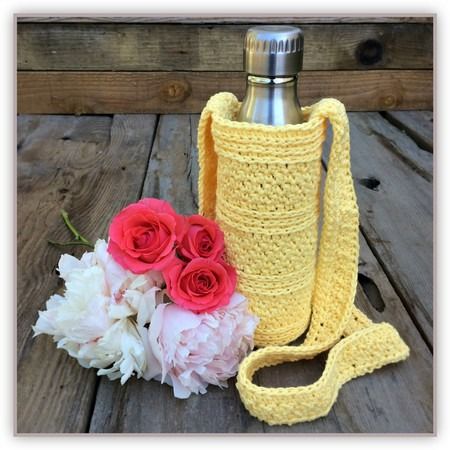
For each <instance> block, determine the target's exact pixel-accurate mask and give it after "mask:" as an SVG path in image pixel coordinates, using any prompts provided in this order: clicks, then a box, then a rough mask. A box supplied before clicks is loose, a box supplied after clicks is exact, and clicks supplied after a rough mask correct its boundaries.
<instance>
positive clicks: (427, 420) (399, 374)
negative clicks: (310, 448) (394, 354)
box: [259, 234, 433, 433]
mask: <svg viewBox="0 0 450 450" xmlns="http://www.w3.org/2000/svg"><path fill="white" fill-rule="evenodd" d="M359 273H361V274H363V275H364V276H366V277H367V278H368V279H369V280H371V282H372V283H373V284H374V285H375V286H376V289H377V290H378V291H379V294H380V297H381V301H382V302H383V304H384V305H385V306H384V309H383V311H377V309H375V307H374V306H373V304H372V302H373V299H369V298H368V297H367V295H366V294H365V292H364V290H363V288H362V287H361V285H359V286H358V290H357V294H356V300H355V303H356V305H357V306H358V307H359V308H360V309H361V310H362V311H363V312H365V313H366V314H367V315H368V317H369V318H371V319H372V320H374V321H375V322H388V323H390V324H392V325H393V326H394V327H395V328H396V329H397V330H398V332H399V333H400V335H401V336H402V337H403V339H404V340H405V341H406V342H407V344H408V345H409V346H410V349H411V354H410V357H409V358H408V359H407V360H406V361H403V362H401V363H398V364H392V365H388V366H385V367H383V368H381V369H378V370H376V371H374V372H373V373H372V374H370V375H365V376H363V377H359V378H356V379H354V380H351V381H349V382H348V383H346V384H345V385H344V386H343V387H342V388H341V390H340V391H339V395H338V398H337V401H336V403H335V404H334V405H333V408H332V410H331V411H330V413H329V414H328V416H326V417H323V418H320V419H318V420H315V421H313V422H305V423H299V424H295V425H293V426H275V427H273V426H272V427H271V426H269V425H267V424H264V430H265V432H275V433H311V432H319V433H432V432H433V358H432V355H431V353H430V351H429V349H428V348H427V345H426V344H425V342H424V341H423V339H422V337H421V336H420V334H419V332H418V331H417V329H416V328H415V326H414V324H413V322H412V320H411V318H410V317H409V316H408V313H407V311H406V310H405V308H404V306H403V305H402V302H401V300H400V299H399V297H398V296H397V294H396V293H395V291H394V289H393V287H392V286H391V284H390V282H389V280H388V279H387V277H386V275H385V273H384V272H383V270H382V268H381V266H380V265H379V263H378V261H377V259H376V258H375V256H374V255H373V253H372V251H371V250H370V248H369V246H368V245H367V242H366V240H365V238H364V237H363V236H362V235H361V234H360V261H359ZM325 359H326V355H321V356H320V357H318V358H315V359H313V360H309V361H300V362H297V363H289V364H283V365H281V366H274V367H271V368H266V369H263V370H261V371H260V372H259V379H260V382H261V384H263V385H264V386H296V385H302V384H307V383H311V382H314V381H315V380H316V379H318V378H319V376H320V374H321V371H322V370H323V367H324V364H325Z"/></svg>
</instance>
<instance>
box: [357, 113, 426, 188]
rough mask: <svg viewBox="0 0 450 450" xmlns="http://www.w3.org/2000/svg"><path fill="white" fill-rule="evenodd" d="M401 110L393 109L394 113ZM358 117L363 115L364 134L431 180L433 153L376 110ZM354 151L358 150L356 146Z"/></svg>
mask: <svg viewBox="0 0 450 450" xmlns="http://www.w3.org/2000/svg"><path fill="white" fill-rule="evenodd" d="M402 112H403V111H395V112H394V113H395V114H397V113H402ZM405 112H406V111H405ZM408 112H409V111H408ZM386 114H387V113H386ZM360 117H363V118H364V121H365V129H364V133H365V134H368V135H369V136H371V137H372V139H375V140H376V141H377V142H378V143H379V144H381V145H383V146H384V147H385V148H386V149H388V150H390V151H391V152H392V153H395V154H396V155H397V156H398V157H399V158H400V159H402V160H403V161H404V162H405V163H406V164H408V165H409V166H410V167H411V168H412V169H413V170H414V171H415V172H417V173H418V174H420V175H421V176H422V177H423V178H425V179H426V180H427V181H432V180H433V153H430V152H429V151H427V150H424V149H423V148H421V147H419V146H418V145H417V141H416V140H414V139H413V138H412V137H411V136H410V135H409V134H407V133H402V132H401V131H400V130H399V129H398V128H397V127H396V126H394V125H393V124H391V123H389V122H388V121H387V120H386V119H385V118H383V116H382V115H381V114H379V113H377V112H368V113H365V114H364V115H363V116H360ZM418 131H419V130H418ZM420 136H423V134H420ZM356 145H358V142H356ZM355 151H358V148H356V149H355Z"/></svg>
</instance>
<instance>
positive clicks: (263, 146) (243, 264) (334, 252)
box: [198, 92, 409, 424]
mask: <svg viewBox="0 0 450 450" xmlns="http://www.w3.org/2000/svg"><path fill="white" fill-rule="evenodd" d="M239 107H240V103H239V102H238V100H237V99H236V97H235V96H234V95H233V94H231V93H226V92H223V93H219V94H216V95H214V96H213V97H211V98H210V100H209V101H208V103H207V105H206V107H205V108H204V110H203V111H202V114H201V118H200V122H199V128H198V145H199V165H200V173H199V212H200V214H202V215H204V216H206V217H209V218H212V219H215V220H216V221H217V222H218V223H219V225H220V227H221V228H222V230H223V231H224V234H225V241H226V248H227V258H228V260H229V262H230V263H231V264H233V265H234V266H235V267H236V268H237V272H238V286H237V289H238V291H240V292H242V293H243V294H244V295H245V296H246V297H247V298H248V300H249V304H250V308H251V310H252V312H253V313H255V314H256V315H257V316H258V317H259V318H260V323H259V325H258V328H257V330H256V333H255V344H256V346H258V347H264V348H261V349H259V350H257V351H255V352H253V353H251V354H250V355H249V356H248V357H247V358H246V359H245V360H244V361H243V362H242V363H241V366H240V368H239V373H238V378H237V388H238V390H239V394H240V396H241V399H242V401H243V403H244V405H245V407H246V408H247V409H248V410H249V412H250V413H251V414H252V415H254V416H255V417H257V418H259V419H260V420H264V421H266V422H267V423H269V424H293V423H297V422H301V421H307V420H313V419H315V418H318V417H321V416H324V415H326V414H327V413H328V412H329V410H330V409H331V407H332V405H333V403H334V401H335V399H336V397H337V394H338V391H339V388H340V386H341V385H342V384H344V383H345V382H346V381H348V380H350V379H351V378H354V377H356V376H360V375H363V374H365V373H369V372H371V371H373V370H374V369H376V368H379V367H381V366H383V365H385V364H388V363H392V362H396V361H400V360H402V359H405V358H406V357H407V356H408V354H409V349H408V347H407V345H406V344H405V343H404V342H403V340H402V339H401V338H400V336H399V335H398V333H397V331H396V330H395V329H394V328H393V327H392V326H391V325H389V324H387V323H381V324H374V323H373V322H371V321H370V320H369V319H368V318H367V317H366V316H365V315H364V314H363V313H362V312H361V311H359V310H358V309H357V308H356V307H355V306H354V305H353V301H354V296H355V292H356V285H357V267H358V254H359V244H358V207H357V204H356V196H355V192H354V187H353V181H352V177H351V172H350V144H349V128H348V119H347V115H346V112H345V108H344V106H343V105H342V104H341V103H340V102H339V101H337V100H334V99H324V100H321V101H320V102H318V103H316V104H315V105H313V106H311V107H306V108H303V114H304V117H305V120H306V121H305V122H304V123H302V124H298V125H284V126H268V125H263V124H250V123H245V122H237V121H235V120H234V118H235V117H236V114H237V112H238V110H239ZM327 120H329V121H330V123H331V125H332V127H333V142H332V146H331V153H330V158H329V163H328V173H327V177H326V181H325V188H324V193H323V198H322V205H321V196H320V181H321V156H322V147H323V143H324V141H325V138H326V131H327ZM321 208H322V211H323V224H322V229H321V232H320V242H319V217H320V210H321ZM306 330H308V331H307V334H306V338H305V340H304V342H303V343H302V344H301V345H300V346H288V345H285V344H288V343H289V342H291V341H293V340H294V339H296V338H297V337H299V336H300V335H302V334H303V332H304V331H306ZM330 349H331V350H330ZM326 350H330V352H329V355H328V359H327V363H326V366H325V370H324V372H323V374H322V376H321V377H320V378H319V380H317V381H316V382H315V383H313V384H312V385H309V386H301V387H289V388H266V387H261V386H257V385H256V384H254V383H253V382H252V377H253V374H254V373H255V372H256V371H257V370H258V369H260V368H262V367H265V366H271V365H275V364H280V363H283V362H287V361H298V360H300V359H310V358H312V357H314V356H315V355H317V354H319V353H321V352H324V351H326Z"/></svg>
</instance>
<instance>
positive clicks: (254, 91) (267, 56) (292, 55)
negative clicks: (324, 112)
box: [237, 25, 303, 125]
mask: <svg viewBox="0 0 450 450" xmlns="http://www.w3.org/2000/svg"><path fill="white" fill-rule="evenodd" d="M302 64H303V32H302V30H301V29H300V28H296V27H291V26H280V25H265V26H257V27H252V28H250V29H249V30H248V31H247V34H246V36H245V43H244V70H245V71H246V72H247V90H246V93H245V97H244V99H243V101H242V105H241V108H240V110H239V113H238V116H237V120H238V121H240V122H252V123H263V124H266V125H285V124H289V123H290V124H296V123H301V122H303V118H302V111H301V108H300V101H299V99H298V96H297V77H298V73H299V72H300V70H301V69H302Z"/></svg>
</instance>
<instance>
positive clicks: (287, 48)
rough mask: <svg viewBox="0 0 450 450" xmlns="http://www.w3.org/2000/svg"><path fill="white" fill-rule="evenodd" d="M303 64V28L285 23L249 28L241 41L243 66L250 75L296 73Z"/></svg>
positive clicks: (276, 75) (286, 74) (270, 75)
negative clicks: (242, 44) (242, 41)
mask: <svg viewBox="0 0 450 450" xmlns="http://www.w3.org/2000/svg"><path fill="white" fill-rule="evenodd" d="M302 65H303V32H302V30H301V29H300V28H296V27H290V26H285V25H264V26H257V27H252V28H249V29H248V31H247V34H246V36H245V44H244V70H245V71H246V72H247V73H249V74H251V75H258V76H263V77H264V76H267V77H282V76H290V75H296V74H297V73H298V72H300V70H301V69H302Z"/></svg>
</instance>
